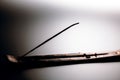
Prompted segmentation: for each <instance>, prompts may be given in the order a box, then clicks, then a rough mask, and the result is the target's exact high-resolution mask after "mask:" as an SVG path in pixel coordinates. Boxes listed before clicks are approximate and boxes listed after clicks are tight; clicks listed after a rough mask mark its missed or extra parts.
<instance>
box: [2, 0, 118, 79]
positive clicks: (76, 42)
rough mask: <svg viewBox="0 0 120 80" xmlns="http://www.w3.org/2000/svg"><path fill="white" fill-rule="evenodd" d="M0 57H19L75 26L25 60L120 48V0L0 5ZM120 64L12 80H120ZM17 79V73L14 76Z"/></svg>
mask: <svg viewBox="0 0 120 80" xmlns="http://www.w3.org/2000/svg"><path fill="white" fill-rule="evenodd" d="M0 4H1V6H0V10H1V13H0V15H1V16H2V17H1V19H0V21H1V24H0V25H1V26H0V36H1V39H0V44H1V45H0V47H1V50H0V53H1V54H3V53H4V54H13V55H16V56H21V55H23V54H24V53H26V52H27V51H29V50H30V49H32V48H34V47H35V46H37V45H38V44H40V43H41V42H43V41H44V40H46V39H48V38H49V37H51V36H53V35H54V34H56V33H57V32H59V31H61V30H62V29H64V28H66V27H68V26H69V25H71V24H73V23H76V22H80V24H79V25H76V26H75V27H72V28H71V29H69V30H67V31H66V32H64V33H63V34H61V35H59V36H57V37H56V38H54V39H53V40H51V41H50V42H48V43H46V44H45V45H43V46H41V47H40V48H39V49H37V50H35V51H34V52H32V53H30V54H29V55H28V56H32V55H40V54H58V53H63V54H64V53H73V52H75V53H77V52H86V53H89V52H109V51H114V50H119V49H120V42H119V41H120V27H119V26H120V14H119V13H120V6H119V1H115V0H112V1H109V0H100V1H97V0H83V1H82V0H9V1H8V0H5V1H4V2H3V1H1V2H0ZM119 68H120V63H119V62H114V63H94V64H77V65H69V66H57V67H46V68H38V69H31V70H27V71H23V72H22V73H20V74H18V75H17V77H16V79H15V80H21V78H20V77H21V76H22V77H23V80H120V76H119V74H120V69H119ZM15 76H16V75H15Z"/></svg>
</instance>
